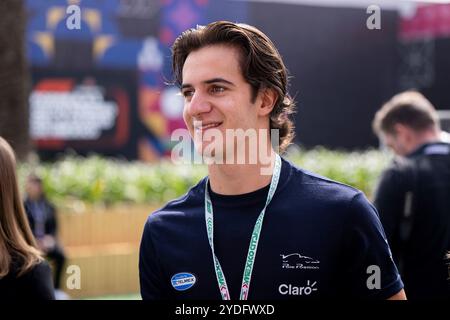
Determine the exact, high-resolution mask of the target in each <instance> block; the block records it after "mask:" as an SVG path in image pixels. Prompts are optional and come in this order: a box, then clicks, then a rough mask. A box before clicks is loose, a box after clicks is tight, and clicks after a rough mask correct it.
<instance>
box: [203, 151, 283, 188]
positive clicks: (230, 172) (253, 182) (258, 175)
mask: <svg viewBox="0 0 450 320" xmlns="http://www.w3.org/2000/svg"><path fill="white" fill-rule="evenodd" d="M274 165H275V152H274V151H273V150H272V153H271V156H270V164H268V163H262V162H261V161H258V162H257V163H256V164H211V165H209V166H208V173H209V181H210V183H211V189H212V191H214V192H215V193H218V194H223V195H237V194H244V193H249V192H253V191H256V190H258V189H261V188H263V187H265V186H267V185H268V184H270V182H271V179H272V174H273V168H274Z"/></svg>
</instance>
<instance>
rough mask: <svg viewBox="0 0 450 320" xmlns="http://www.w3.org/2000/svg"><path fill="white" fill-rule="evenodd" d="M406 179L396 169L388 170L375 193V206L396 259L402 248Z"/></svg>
mask: <svg viewBox="0 0 450 320" xmlns="http://www.w3.org/2000/svg"><path fill="white" fill-rule="evenodd" d="M405 183H406V181H405V178H402V177H401V176H400V172H399V171H398V170H396V169H395V168H390V169H388V170H386V171H385V172H384V173H383V175H382V176H381V179H380V181H379V183H378V186H377V189H376V191H375V198H374V205H375V207H376V208H377V210H378V213H379V215H380V220H381V223H382V225H383V228H384V230H385V232H386V236H387V239H388V243H389V245H390V246H391V249H392V252H393V254H394V258H395V257H397V256H398V250H399V247H400V235H399V226H400V222H401V219H402V214H403V210H404V205H405V196H406V195H405V194H406V191H405Z"/></svg>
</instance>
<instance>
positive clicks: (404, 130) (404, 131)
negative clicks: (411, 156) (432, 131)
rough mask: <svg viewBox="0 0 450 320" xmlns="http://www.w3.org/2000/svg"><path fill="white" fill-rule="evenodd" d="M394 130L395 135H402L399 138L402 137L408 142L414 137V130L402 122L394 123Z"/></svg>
mask: <svg viewBox="0 0 450 320" xmlns="http://www.w3.org/2000/svg"><path fill="white" fill-rule="evenodd" d="M394 131H395V135H396V136H397V137H402V138H401V139H403V141H407V142H409V141H410V140H412V139H413V138H414V131H413V130H412V129H411V128H410V127H408V126H406V125H404V124H402V123H396V124H395V125H394Z"/></svg>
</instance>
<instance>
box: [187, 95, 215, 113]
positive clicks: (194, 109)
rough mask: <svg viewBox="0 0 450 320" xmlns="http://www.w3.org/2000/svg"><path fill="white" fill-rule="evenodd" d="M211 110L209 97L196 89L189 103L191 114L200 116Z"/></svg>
mask: <svg viewBox="0 0 450 320" xmlns="http://www.w3.org/2000/svg"><path fill="white" fill-rule="evenodd" d="M210 111H211V102H210V101H209V100H208V97H207V96H206V95H205V94H204V93H201V92H199V91H196V92H195V93H194V94H193V96H192V98H191V101H189V104H188V112H189V114H190V115H191V116H198V115H200V114H202V113H207V112H210Z"/></svg>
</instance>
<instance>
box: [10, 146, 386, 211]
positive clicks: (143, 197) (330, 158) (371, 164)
mask: <svg viewBox="0 0 450 320" xmlns="http://www.w3.org/2000/svg"><path fill="white" fill-rule="evenodd" d="M286 157H287V158H289V159H290V160H291V161H292V162H294V163H295V164H297V165H299V166H300V167H302V168H304V169H307V170H309V171H313V172H315V173H317V174H320V175H323V176H325V177H328V178H330V179H333V180H337V181H340V182H343V183H345V184H349V185H351V186H354V187H356V188H358V189H360V190H362V191H364V192H365V193H366V194H367V195H368V196H370V194H371V193H372V191H373V188H374V186H375V184H376V181H377V179H378V177H379V174H380V172H381V170H382V169H383V168H384V167H385V166H386V165H387V162H388V160H389V158H388V156H387V155H385V154H383V153H381V152H379V151H375V150H369V151H364V152H352V153H346V152H336V151H329V150H326V149H323V148H316V149H313V150H310V151H303V150H299V149H291V151H290V153H289V154H288V155H287V156H286ZM30 172H34V173H36V174H38V175H39V176H41V177H42V179H43V182H44V188H45V191H46V193H47V196H48V197H49V199H50V200H51V201H53V202H55V203H56V204H57V205H64V203H67V202H71V201H82V202H83V203H87V204H94V205H99V204H100V205H110V204H116V203H133V204H155V205H161V204H163V203H165V202H167V201H169V200H171V199H174V198H176V197H179V196H181V195H182V194H184V193H185V192H186V191H187V190H188V189H189V188H190V187H191V186H193V185H195V184H196V183H197V182H198V181H199V180H200V179H201V178H202V177H204V176H205V175H206V174H207V170H206V167H205V166H203V165H174V164H172V163H170V161H162V162H161V163H159V164H144V163H139V162H127V161H123V160H111V159H106V158H102V157H99V156H91V157H88V158H82V157H77V156H68V157H66V158H64V159H63V160H59V161H57V162H54V163H42V164H39V165H35V166H32V165H30V164H22V165H20V166H19V176H20V181H21V183H22V184H23V181H24V178H25V177H26V175H27V174H28V173H30Z"/></svg>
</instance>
